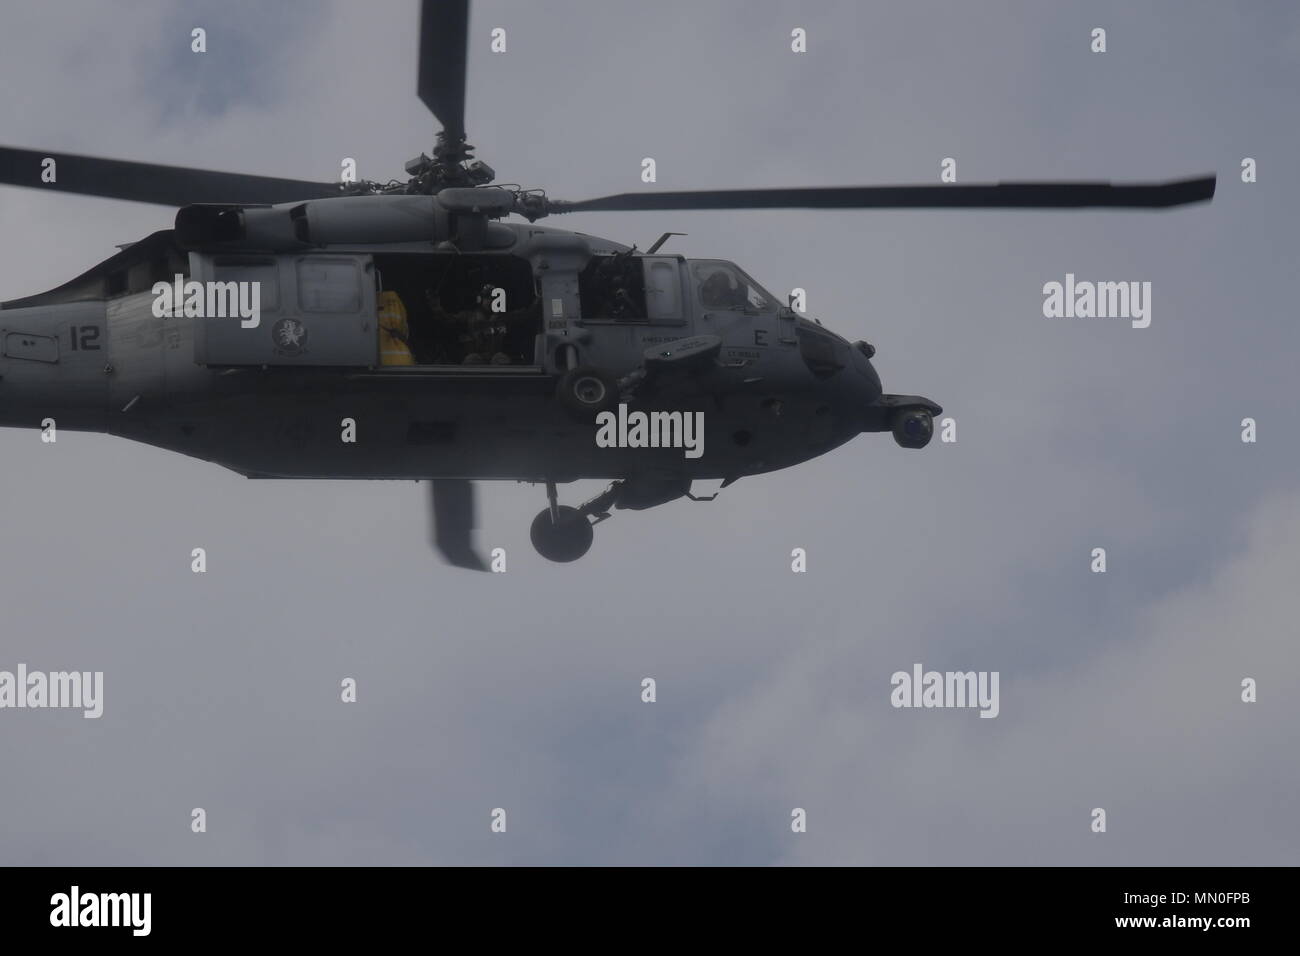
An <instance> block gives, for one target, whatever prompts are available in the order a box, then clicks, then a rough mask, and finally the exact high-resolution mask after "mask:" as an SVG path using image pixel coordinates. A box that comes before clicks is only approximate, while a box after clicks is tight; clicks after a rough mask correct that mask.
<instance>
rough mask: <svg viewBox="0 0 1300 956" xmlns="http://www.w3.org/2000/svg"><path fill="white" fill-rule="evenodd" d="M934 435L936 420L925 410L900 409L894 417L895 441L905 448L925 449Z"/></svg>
mask: <svg viewBox="0 0 1300 956" xmlns="http://www.w3.org/2000/svg"><path fill="white" fill-rule="evenodd" d="M933 434H934V419H933V418H931V417H930V413H929V412H927V411H926V410H925V409H923V408H906V409H900V410H899V411H898V413H897V414H896V415H895V416H894V441H896V442H898V444H900V445H901V446H903V447H904V448H924V447H925V446H926V445H928V444H930V437H931V436H932V435H933Z"/></svg>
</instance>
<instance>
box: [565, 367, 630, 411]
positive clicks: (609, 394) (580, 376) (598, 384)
mask: <svg viewBox="0 0 1300 956" xmlns="http://www.w3.org/2000/svg"><path fill="white" fill-rule="evenodd" d="M555 397H556V398H558V399H559V400H560V404H561V405H563V406H564V410H565V411H566V412H568V413H569V414H570V415H572V416H573V417H574V418H576V419H577V420H578V421H580V422H584V423H587V424H590V423H591V422H592V421H593V420H594V419H595V418H596V415H598V414H599V413H600V412H607V411H612V410H613V409H614V407H615V406H616V405H618V382H617V380H615V378H614V376H613V375H610V374H609V373H608V372H606V371H604V370H603V369H598V368H596V367H594V366H591V365H579V366H578V367H577V368H571V369H569V371H567V372H565V373H564V377H563V378H562V379H560V384H559V386H558V387H557V388H556V390H555Z"/></svg>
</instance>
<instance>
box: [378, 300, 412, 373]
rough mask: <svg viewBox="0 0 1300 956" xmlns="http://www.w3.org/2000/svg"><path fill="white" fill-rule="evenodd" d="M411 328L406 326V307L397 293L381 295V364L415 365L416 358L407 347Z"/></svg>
mask: <svg viewBox="0 0 1300 956" xmlns="http://www.w3.org/2000/svg"><path fill="white" fill-rule="evenodd" d="M410 337H411V333H410V328H409V327H408V326H407V324H406V306H404V305H402V300H401V298H400V297H399V296H398V295H397V293H396V292H381V293H380V294H379V364H381V365H414V364H415V356H414V355H412V354H411V347H410V346H409V345H407V344H406V343H407V341H408V340H409V339H410Z"/></svg>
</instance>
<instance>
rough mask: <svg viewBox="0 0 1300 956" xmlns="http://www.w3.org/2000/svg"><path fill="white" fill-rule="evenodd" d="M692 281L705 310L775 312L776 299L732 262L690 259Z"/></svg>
mask: <svg viewBox="0 0 1300 956" xmlns="http://www.w3.org/2000/svg"><path fill="white" fill-rule="evenodd" d="M691 281H692V282H693V283H694V285H695V293H696V296H697V299H698V301H699V304H700V306H701V307H702V308H703V309H705V310H706V311H713V310H722V309H732V310H735V311H738V312H749V313H762V312H775V311H776V310H777V305H776V300H775V299H773V298H772V296H771V295H769V294H768V293H767V291H766V290H764V289H763V287H762V286H760V285H759V284H758V283H757V282H755V281H754V280H753V279H751V278H750V277H749V276H747V275H745V273H743V272H741V271H740V269H739V268H738V267H737V266H736V265H735V264H733V263H730V262H724V261H723V260H721V259H692V260H691Z"/></svg>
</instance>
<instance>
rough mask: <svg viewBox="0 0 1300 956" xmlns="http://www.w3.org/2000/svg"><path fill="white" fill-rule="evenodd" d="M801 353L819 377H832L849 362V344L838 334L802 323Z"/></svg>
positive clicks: (800, 334) (800, 330) (799, 333)
mask: <svg viewBox="0 0 1300 956" xmlns="http://www.w3.org/2000/svg"><path fill="white" fill-rule="evenodd" d="M798 336H799V354H800V355H801V356H802V357H803V361H804V364H805V365H807V366H808V369H809V371H811V372H812V373H813V375H815V376H817V378H830V377H831V376H832V375H834V374H835V373H836V372H838V371H840V369H842V368H844V367H845V366H846V365H848V364H849V346H848V343H846V342H844V341H843V340H842V339H840V338H839V337H838V336H835V335H831V334H830V333H829V332H822V331H820V330H818V329H814V328H812V327H811V326H805V325H800V326H799V331H798Z"/></svg>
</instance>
